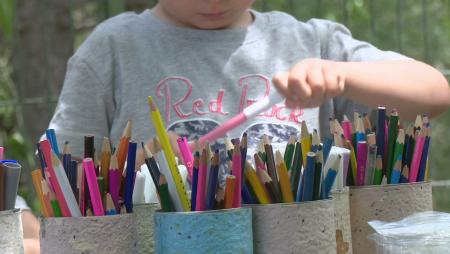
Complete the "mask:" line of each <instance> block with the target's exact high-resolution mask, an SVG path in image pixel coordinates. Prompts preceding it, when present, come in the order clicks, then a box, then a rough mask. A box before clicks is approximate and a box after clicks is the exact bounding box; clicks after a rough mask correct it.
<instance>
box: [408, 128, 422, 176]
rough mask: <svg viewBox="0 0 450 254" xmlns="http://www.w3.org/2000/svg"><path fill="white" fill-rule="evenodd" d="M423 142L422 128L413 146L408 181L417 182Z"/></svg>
mask: <svg viewBox="0 0 450 254" xmlns="http://www.w3.org/2000/svg"><path fill="white" fill-rule="evenodd" d="M424 144H425V135H424V130H423V129H422V130H420V132H419V135H418V137H417V140H416V144H415V147H414V154H413V158H412V161H411V169H410V171H409V182H410V183H413V182H417V177H418V175H419V167H420V160H421V159H422V152H423V147H424Z"/></svg>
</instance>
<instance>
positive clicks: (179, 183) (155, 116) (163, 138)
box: [148, 96, 191, 212]
mask: <svg viewBox="0 0 450 254" xmlns="http://www.w3.org/2000/svg"><path fill="white" fill-rule="evenodd" d="M148 104H149V106H150V117H151V119H152V122H153V125H154V127H155V130H156V134H157V135H158V138H159V141H160V142H161V146H162V149H163V151H164V154H165V155H166V159H167V163H168V164H169V169H170V172H171V174H172V177H173V181H174V182H175V187H176V189H177V192H178V195H179V196H180V200H181V204H182V206H183V209H184V211H185V212H187V211H190V210H191V202H189V198H188V195H187V192H186V190H185V188H184V183H183V180H182V179H181V175H180V172H179V171H178V166H177V163H176V161H175V155H174V153H173V150H172V147H171V146H170V141H169V136H168V135H167V132H166V128H165V127H164V123H163V120H162V118H161V114H160V113H159V109H158V107H157V106H156V104H155V103H154V102H153V99H152V97H151V96H149V97H148Z"/></svg>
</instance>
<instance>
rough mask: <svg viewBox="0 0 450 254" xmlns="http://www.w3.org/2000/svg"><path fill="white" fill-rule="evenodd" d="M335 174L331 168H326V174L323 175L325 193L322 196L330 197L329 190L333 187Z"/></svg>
mask: <svg viewBox="0 0 450 254" xmlns="http://www.w3.org/2000/svg"><path fill="white" fill-rule="evenodd" d="M336 176H337V171H336V170H335V169H333V168H330V169H328V173H327V176H326V177H325V184H324V185H325V190H324V192H325V194H324V198H325V199H327V198H330V191H331V188H332V187H333V184H334V180H335V179H336Z"/></svg>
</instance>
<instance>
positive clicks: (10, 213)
mask: <svg viewBox="0 0 450 254" xmlns="http://www.w3.org/2000/svg"><path fill="white" fill-rule="evenodd" d="M0 253H5V254H6V253H18V254H23V253H24V251H23V231H22V219H21V212H20V210H19V209H14V210H6V211H0Z"/></svg>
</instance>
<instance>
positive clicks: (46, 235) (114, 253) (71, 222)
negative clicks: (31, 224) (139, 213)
mask: <svg viewBox="0 0 450 254" xmlns="http://www.w3.org/2000/svg"><path fill="white" fill-rule="evenodd" d="M40 223H41V232H40V245H41V253H64V254H79V253H83V254H94V253H95V254H128V253H137V251H136V245H137V238H136V230H135V226H134V222H133V214H123V215H112V216H98V217H97V216H95V217H78V218H74V217H66V218H41V219H40Z"/></svg>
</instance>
